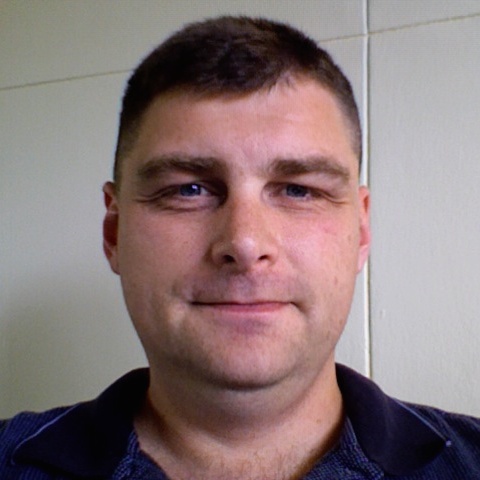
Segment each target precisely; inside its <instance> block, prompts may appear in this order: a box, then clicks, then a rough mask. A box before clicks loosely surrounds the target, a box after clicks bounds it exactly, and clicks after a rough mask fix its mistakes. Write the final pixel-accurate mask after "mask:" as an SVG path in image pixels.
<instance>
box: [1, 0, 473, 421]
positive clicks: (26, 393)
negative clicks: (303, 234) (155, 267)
mask: <svg viewBox="0 0 480 480" xmlns="http://www.w3.org/2000/svg"><path fill="white" fill-rule="evenodd" d="M218 14H248V15H261V16H267V17H271V18H274V19H278V20H282V21H288V22H290V23H292V24H293V25H295V26H298V27H300V28H301V29H303V30H305V31H306V32H307V33H309V34H310V35H311V36H312V37H314V38H315V39H317V40H319V41H320V42H321V43H322V45H323V46H325V47H326V48H327V49H328V50H329V51H330V52H331V53H332V55H333V56H334V57H335V58H336V60H337V61H338V63H339V64H340V65H341V66H342V68H343V69H344V70H345V72H346V73H347V75H348V76H349V77H350V78H351V80H352V83H353V86H354V89H355V93H356V96H357V99H358V102H359V105H360V109H361V114H362V118H363V124H364V137H365V142H366V149H365V150H366V153H365V159H364V172H363V176H364V181H365V182H367V183H368V184H369V185H370V187H371V189H372V196H373V212H372V227H373V234H374V244H373V250H372V255H371V260H370V264H369V267H368V269H367V270H366V271H365V272H364V273H363V274H361V275H360V276H359V279H358V285H357V292H356V297H355V300H354V305H353V308H352V312H351V315H350V321H349V324H348V326H347V329H346V332H345V334H344V337H343V339H342V341H341V344H340V346H339V349H338V360H339V361H342V362H344V363H347V364H349V365H351V366H352V367H354V368H356V369H357V370H359V371H361V372H362V373H364V374H366V375H369V376H372V377H373V378H374V380H376V381H377V382H379V384H380V385H381V386H382V387H384V388H385V390H386V391H387V392H389V393H391V394H394V395H397V396H399V397H401V398H403V399H407V400H411V401H415V402H423V403H430V404H435V405H438V406H440V407H444V408H448V409H451V410H456V411H461V412H467V413H473V414H477V415H480V406H479V405H480V402H479V401H478V400H479V399H480V381H479V380H478V379H479V378H480V362H479V361H478V359H479V354H478V346H479V338H480V322H479V321H478V320H479V319H480V295H479V294H478V291H479V290H480V273H479V272H480V248H479V245H480V216H479V215H478V212H477V209H478V207H477V206H478V205H479V204H480V189H478V188H477V184H478V180H479V179H480V159H479V153H478V152H479V151H480V113H479V108H478V106H479V105H480V82H478V78H479V76H480V53H479V52H480V2H479V1H478V0H457V1H455V2H451V1H449V0H422V1H415V2H413V1H412V2H410V1H405V0H300V1H298V2H291V1H289V0H269V1H267V0H263V1H253V0H215V1H213V0H208V1H207V0H205V1H202V2H192V1H190V0H188V1H187V0H175V1H173V0H171V1H169V0H163V1H159V0H145V1H142V2H136V1H131V0H123V1H119V2H113V1H107V0H96V1H94V0H84V1H82V2H79V1H75V0H45V1H43V2H35V1H33V0H32V1H23V2H18V1H15V0H3V2H1V3H0V64H1V65H2V67H1V68H0V146H1V148H0V218H1V228H0V417H3V416H8V415H11V414H13V413H14V412H16V411H18V410H23V409H34V410H40V409H45V408H48V407H51V406H54V405H58V404H66V403H72V402H75V401H78V400H82V399H87V398H90V397H92V396H95V395H96V394H97V393H98V392H99V391H100V390H101V389H102V388H104V387H105V386H106V385H107V384H108V383H109V382H111V381H112V380H114V379H115V378H116V377H117V376H119V375H121V374H122V373H123V372H124V371H126V370H128V369H130V368H133V367H136V366H139V365H143V364H145V359H144V356H143V353H142V350H141V347H140V345H139V342H138V340H137V339H136V336H135V333H134V331H133V328H132V327H131V325H130V321H129V319H128V315H127V313H126V311H125V308H124V305H123V301H122V298H121V293H120V286H119V282H118V279H117V278H116V277H115V276H114V275H112V274H111V273H110V271H109V268H108V266H107V263H106V261H105V260H104V259H103V254H102V249H101V221H102V215H103V206H102V194H101V185H102V184H103V182H104V181H105V180H106V179H108V178H110V175H111V173H110V171H111V166H112V157H113V149H114V143H115V137H116V127H117V116H118V109H119V101H120V97H121V94H122V90H123V85H124V82H125V80H126V78H127V77H128V75H129V72H130V71H131V69H132V68H133V67H134V66H135V64H136V63H137V62H138V61H139V59H140V58H141V57H142V56H143V55H144V54H145V53H146V52H147V51H148V50H149V49H150V48H152V47H153V46H154V45H156V44H158V43H159V42H160V41H161V40H162V39H164V38H165V37H166V36H167V35H168V34H170V33H171V32H173V31H174V30H176V29H177V28H179V27H180V26H181V25H183V24H184V23H186V22H190V21H193V20H197V19H201V18H205V17H208V16H213V15H218Z"/></svg>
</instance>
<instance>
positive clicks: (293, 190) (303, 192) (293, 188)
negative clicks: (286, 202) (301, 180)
mask: <svg viewBox="0 0 480 480" xmlns="http://www.w3.org/2000/svg"><path fill="white" fill-rule="evenodd" d="M285 193H286V195H287V196H288V197H295V198H303V197H306V196H307V195H308V194H309V193H310V190H309V189H308V188H307V187H304V186H302V185H296V184H294V183H290V184H288V185H286V186H285Z"/></svg>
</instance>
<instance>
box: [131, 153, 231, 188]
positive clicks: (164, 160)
mask: <svg viewBox="0 0 480 480" xmlns="http://www.w3.org/2000/svg"><path fill="white" fill-rule="evenodd" d="M223 170H224V167H223V165H222V162H220V161H219V160H218V159H217V158H214V157H199V156H198V157H197V156H188V155H180V154H178V155H177V154H169V155H160V156H157V157H154V158H151V159H150V160H148V161H147V162H145V163H144V164H143V165H141V166H140V167H139V168H138V170H137V171H136V179H137V181H139V182H143V181H148V180H151V179H153V178H157V177H159V176H161V175H164V174H166V173H170V172H185V173H195V174H207V173H215V172H217V173H218V172H221V171H223Z"/></svg>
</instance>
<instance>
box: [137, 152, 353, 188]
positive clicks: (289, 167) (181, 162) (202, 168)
mask: <svg viewBox="0 0 480 480" xmlns="http://www.w3.org/2000/svg"><path fill="white" fill-rule="evenodd" d="M225 170H226V166H225V163H224V162H222V161H221V160H220V159H218V158H216V157H202V156H190V155H185V154H168V155H159V156H156V157H153V158H151V159H150V160H148V161H147V162H145V163H144V164H143V165H141V166H140V167H139V168H138V170H137V171H136V180H137V182H139V183H143V182H148V181H149V180H152V179H155V178H158V177H159V176H162V175H165V174H167V173H170V172H185V173H193V174H196V175H211V174H218V175H219V174H221V173H224V172H225ZM267 172H268V173H270V174H273V175H276V176H296V175H306V174H311V173H313V174H319V175H326V176H328V177H332V178H336V179H339V180H340V181H341V182H342V183H348V182H349V181H350V176H351V175H350V171H349V170H348V168H347V167H345V166H343V165H341V164H340V163H339V162H338V161H337V160H335V159H334V158H331V157H328V156H310V157H305V158H277V159H275V160H273V162H272V163H271V164H270V165H268V167H267Z"/></svg>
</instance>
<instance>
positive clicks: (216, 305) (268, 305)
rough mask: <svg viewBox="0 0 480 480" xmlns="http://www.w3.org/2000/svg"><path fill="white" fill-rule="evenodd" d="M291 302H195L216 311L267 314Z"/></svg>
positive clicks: (199, 305) (197, 305) (195, 304)
mask: <svg viewBox="0 0 480 480" xmlns="http://www.w3.org/2000/svg"><path fill="white" fill-rule="evenodd" d="M289 304H290V303H289V302H278V301H270V300H268V301H252V302H229V301H225V302H223V301H222V302H194V303H193V305H194V306H196V307H199V308H202V309H203V308H204V309H209V310H212V311H215V312H219V313H220V312H225V313H232V314H235V313H238V314H262V313H264V314H267V313H275V312H278V311H279V310H281V309H283V308H285V307H286V306H288V305H289Z"/></svg>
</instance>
